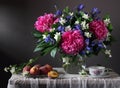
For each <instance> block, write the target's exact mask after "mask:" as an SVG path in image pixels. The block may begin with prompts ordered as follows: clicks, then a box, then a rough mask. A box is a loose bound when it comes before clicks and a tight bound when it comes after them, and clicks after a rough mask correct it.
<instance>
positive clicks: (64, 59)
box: [62, 57, 70, 64]
mask: <svg viewBox="0 0 120 88" xmlns="http://www.w3.org/2000/svg"><path fill="white" fill-rule="evenodd" d="M69 59H70V58H68V57H63V58H62V60H63V63H65V64H69Z"/></svg>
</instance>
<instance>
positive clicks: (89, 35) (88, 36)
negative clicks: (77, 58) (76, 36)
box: [84, 32, 92, 38]
mask: <svg viewBox="0 0 120 88" xmlns="http://www.w3.org/2000/svg"><path fill="white" fill-rule="evenodd" d="M84 35H85V36H86V37H87V38H90V37H92V36H91V35H92V34H91V33H90V32H85V34H84Z"/></svg>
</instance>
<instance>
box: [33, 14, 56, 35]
mask: <svg viewBox="0 0 120 88" xmlns="http://www.w3.org/2000/svg"><path fill="white" fill-rule="evenodd" d="M56 22H58V19H56V18H55V17H54V14H45V15H44V16H40V17H38V19H37V21H36V22H35V24H34V26H35V28H36V29H37V30H38V31H40V32H42V33H43V32H46V31H50V30H51V26H52V25H53V24H54V23H56Z"/></svg>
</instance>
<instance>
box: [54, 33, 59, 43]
mask: <svg viewBox="0 0 120 88" xmlns="http://www.w3.org/2000/svg"><path fill="white" fill-rule="evenodd" d="M54 35H55V36H54V39H55V40H56V41H58V40H59V38H60V32H56V34H54Z"/></svg>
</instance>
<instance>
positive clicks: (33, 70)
mask: <svg viewBox="0 0 120 88" xmlns="http://www.w3.org/2000/svg"><path fill="white" fill-rule="evenodd" d="M39 68H40V65H34V66H33V67H32V68H31V69H30V74H31V75H39V74H40V70H39Z"/></svg>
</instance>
